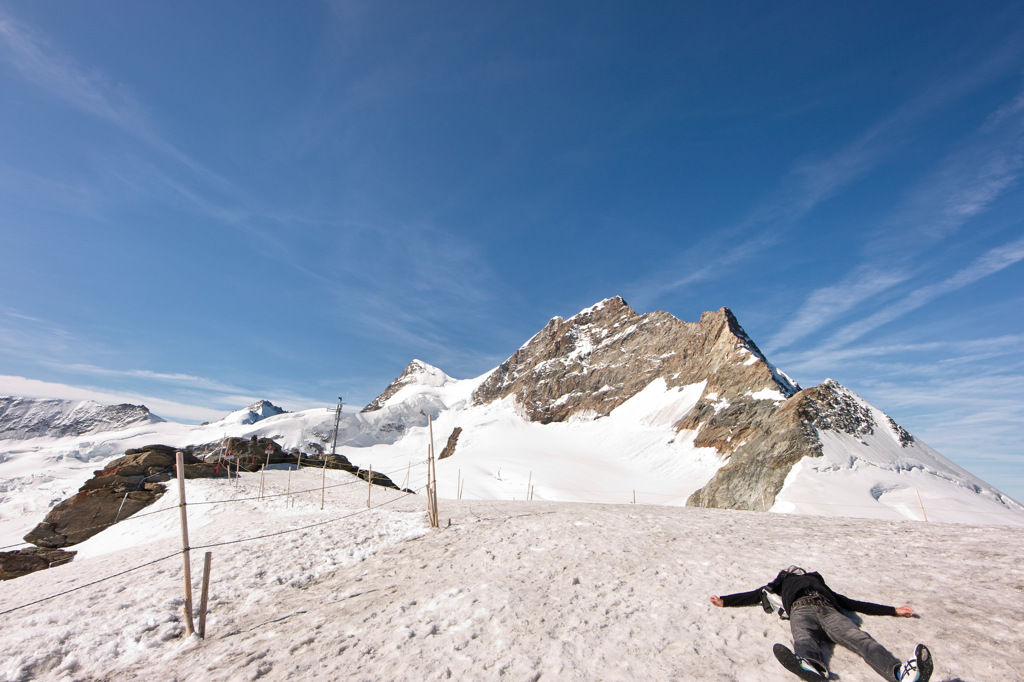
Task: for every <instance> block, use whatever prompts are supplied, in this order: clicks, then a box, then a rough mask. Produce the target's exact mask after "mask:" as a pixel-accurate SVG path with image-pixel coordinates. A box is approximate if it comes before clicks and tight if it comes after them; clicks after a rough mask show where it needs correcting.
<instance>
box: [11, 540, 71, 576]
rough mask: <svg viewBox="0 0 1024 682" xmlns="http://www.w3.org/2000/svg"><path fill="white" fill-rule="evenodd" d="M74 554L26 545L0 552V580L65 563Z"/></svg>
mask: <svg viewBox="0 0 1024 682" xmlns="http://www.w3.org/2000/svg"><path fill="white" fill-rule="evenodd" d="M74 556H75V552H65V551H64V550H60V549H41V548H39V547H28V548H26V549H20V550H18V551H16V552H0V580H10V579H12V578H20V577H21V576H23V575H26V574H28V573H34V572H35V571H41V570H43V569H44V568H49V567H50V566H54V565H56V564H62V563H67V562H68V561H71V559H73V558H74Z"/></svg>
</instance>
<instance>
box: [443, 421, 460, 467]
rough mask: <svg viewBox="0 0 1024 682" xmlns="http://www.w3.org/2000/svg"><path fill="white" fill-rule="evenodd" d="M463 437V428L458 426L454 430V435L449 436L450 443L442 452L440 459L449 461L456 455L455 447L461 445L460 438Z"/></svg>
mask: <svg viewBox="0 0 1024 682" xmlns="http://www.w3.org/2000/svg"><path fill="white" fill-rule="evenodd" d="M460 435H462V427H461V426H456V427H455V428H454V429H452V435H450V436H448V442H447V443H446V444H445V446H444V450H441V455H440V456H439V457H438V459H447V458H449V457H451V456H452V455H454V454H455V446H456V445H458V443H459V436H460Z"/></svg>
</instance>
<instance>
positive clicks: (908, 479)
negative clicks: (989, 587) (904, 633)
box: [772, 389, 1021, 524]
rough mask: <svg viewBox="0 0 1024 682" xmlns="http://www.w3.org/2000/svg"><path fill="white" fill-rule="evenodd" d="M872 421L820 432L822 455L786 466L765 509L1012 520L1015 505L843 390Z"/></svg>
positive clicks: (984, 521)
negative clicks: (869, 426) (861, 427)
mask: <svg viewBox="0 0 1024 682" xmlns="http://www.w3.org/2000/svg"><path fill="white" fill-rule="evenodd" d="M841 390H842V391H843V393H844V394H845V395H846V396H848V397H849V398H850V399H852V400H853V401H855V402H856V404H857V405H859V406H860V407H861V408H862V409H863V410H865V411H866V412H867V413H868V414H870V421H871V422H873V423H874V424H875V425H876V427H875V428H874V429H873V430H872V432H859V433H855V434H851V433H844V432H841V431H837V430H820V431H819V433H818V437H819V438H820V439H821V442H822V446H823V448H822V449H823V456H822V457H821V458H811V457H805V458H804V459H803V460H801V461H800V462H799V463H798V464H797V465H796V466H795V467H794V468H793V470H792V471H791V472H790V474H789V476H788V477H787V479H786V484H785V486H784V487H783V489H782V492H781V493H780V494H779V496H778V497H777V498H776V502H775V505H774V507H773V508H772V511H777V512H795V513H799V514H817V515H822V516H858V517H864V518H876V519H893V518H905V519H913V520H920V521H924V520H928V521H953V522H966V523H980V524H987V523H1019V522H1018V521H1016V515H1014V514H1013V513H1012V512H1015V511H1017V512H1019V510H1020V509H1021V506H1020V505H1019V504H1017V503H1016V502H1014V501H1013V500H1012V499H1010V498H1008V497H1006V496H1005V495H1003V494H1002V493H1000V492H999V491H998V490H996V489H994V488H992V487H991V486H990V485H988V484H987V483H985V482H984V481H982V480H981V479H979V478H977V477H976V476H974V475H972V474H971V473H969V472H968V471H966V470H964V469H962V468H961V467H959V466H957V465H956V464H954V463H953V462H951V461H949V460H948V459H946V458H945V457H943V456H942V455H940V454H939V453H938V452H936V451H935V450H933V449H932V448H930V447H928V445H926V444H924V443H922V442H921V441H919V440H917V439H914V438H913V437H911V436H910V435H909V434H907V433H906V432H905V431H902V430H901V429H899V427H897V426H896V425H895V423H894V422H893V421H892V420H891V419H890V418H889V417H888V415H886V414H885V413H884V412H882V411H881V410H879V409H878V408H877V407H874V406H873V405H871V404H869V403H868V402H866V401H865V400H863V399H862V398H860V397H859V396H858V395H856V394H855V393H853V392H852V391H850V390H848V389H841Z"/></svg>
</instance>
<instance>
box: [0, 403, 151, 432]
mask: <svg viewBox="0 0 1024 682" xmlns="http://www.w3.org/2000/svg"><path fill="white" fill-rule="evenodd" d="M162 421H164V420H163V419H161V418H160V417H157V416H156V415H153V414H150V412H149V410H148V409H147V408H146V406H145V405H129V404H122V405H109V406H107V405H100V404H99V403H95V402H93V401H91V400H77V401H75V400H41V399H37V398H17V397H11V396H0V440H24V439H26V438H36V437H39V436H53V437H58V438H60V437H67V436H81V435H84V434H87V433H97V432H100V431H117V430H120V429H124V428H126V427H128V426H132V425H133V424H139V423H151V424H153V423H157V422H162Z"/></svg>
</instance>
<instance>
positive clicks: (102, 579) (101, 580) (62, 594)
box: [0, 549, 184, 616]
mask: <svg viewBox="0 0 1024 682" xmlns="http://www.w3.org/2000/svg"><path fill="white" fill-rule="evenodd" d="M183 553H184V550H181V549H179V550H178V551H177V552H175V553H174V554H168V555H167V556H164V557H160V558H159V559H154V560H153V561H147V562H146V563H144V564H140V565H139V566H134V567H132V568H128V569H125V570H123V571H121V572H120V573H115V574H113V575H108V576H107V577H105V578H100V579H99V580H93V581H92V582H90V583H85V584H84V585H79V586H78V587H72V588H71V589H70V590H64V591H63V592H58V593H57V594H51V595H50V596H49V597H43V598H42V599H36V600H35V601H30V602H29V603H27V604H22V605H21V606H15V607H14V608H10V609H7V610H6V611H0V616H6V615H7V614H8V613H12V612H14V611H17V610H19V609H24V608H27V607H29V606H32V605H34V604H40V603H42V602H44V601H49V600H50V599H56V598H57V597H63V596H64V595H65V594H70V593H72V592H75V591H77V590H81V589H83V588H86V587H92V586H93V585H97V584H99V583H102V582H105V581H107V580H111V579H113V578H117V577H119V576H122V575H125V574H126V573H131V572H132V571H137V570H139V569H140V568H145V567H146V566H152V565H153V564H158V563H160V562H161V561H167V560H168V559H172V558H174V557H176V556H178V555H179V554H183Z"/></svg>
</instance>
